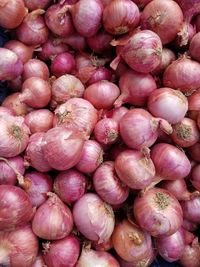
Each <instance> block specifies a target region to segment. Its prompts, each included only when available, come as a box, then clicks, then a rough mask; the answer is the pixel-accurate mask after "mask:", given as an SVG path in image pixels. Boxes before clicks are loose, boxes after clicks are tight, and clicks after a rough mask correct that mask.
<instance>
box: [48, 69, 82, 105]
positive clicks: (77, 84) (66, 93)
mask: <svg viewBox="0 0 200 267" xmlns="http://www.w3.org/2000/svg"><path fill="white" fill-rule="evenodd" d="M84 90H85V88H84V85H83V84H82V82H81V81H80V80H79V79H78V78H76V77H75V76H73V75H70V74H66V75H62V76H61V77H59V78H58V79H56V80H55V81H54V82H53V83H52V88H51V91H52V98H51V106H52V107H56V106H57V105H58V104H63V103H64V102H66V101H67V100H69V99H70V98H73V97H82V96H83V92H84Z"/></svg>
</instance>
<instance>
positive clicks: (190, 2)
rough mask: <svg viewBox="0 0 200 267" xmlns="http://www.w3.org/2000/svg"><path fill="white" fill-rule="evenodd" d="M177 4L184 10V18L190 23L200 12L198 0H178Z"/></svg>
mask: <svg viewBox="0 0 200 267" xmlns="http://www.w3.org/2000/svg"><path fill="white" fill-rule="evenodd" d="M176 2H177V3H178V4H179V6H180V7H181V9H182V10H183V14H184V17H185V19H186V21H188V22H190V21H191V19H192V18H193V17H194V16H195V15H197V14H198V13H199V12H200V4H199V1H198V0H176Z"/></svg>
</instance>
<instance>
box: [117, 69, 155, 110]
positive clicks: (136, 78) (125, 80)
mask: <svg viewBox="0 0 200 267" xmlns="http://www.w3.org/2000/svg"><path fill="white" fill-rule="evenodd" d="M119 87H120V90H121V95H120V96H119V97H118V98H117V100H116V101H115V103H114V105H115V107H119V106H121V105H122V104H123V103H129V104H132V105H135V106H144V105H145V104H146V103H147V100H148V97H149V95H150V94H151V92H153V91H154V90H155V89H156V88H157V85H156V82H155V80H154V79H153V77H152V76H151V74H145V73H138V72H136V71H133V70H128V71H126V72H125V73H123V74H122V75H121V77H120V79H119Z"/></svg>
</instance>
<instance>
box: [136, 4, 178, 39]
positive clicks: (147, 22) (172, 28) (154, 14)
mask: <svg viewBox="0 0 200 267" xmlns="http://www.w3.org/2000/svg"><path fill="white" fill-rule="evenodd" d="M182 23H183V13H182V10H181V8H180V7H179V5H178V4H177V3H176V2H175V1H172V0H168V1H160V0H153V1H151V2H150V3H149V4H148V5H146V6H145V8H144V10H143V12H142V15H141V25H142V28H143V29H148V30H152V31H154V32H156V33H157V34H158V35H159V37H160V39H161V41H162V43H163V44H168V43H170V42H171V41H173V40H174V39H175V37H176V35H177V33H178V32H179V30H180V29H181V26H182Z"/></svg>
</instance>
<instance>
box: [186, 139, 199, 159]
mask: <svg viewBox="0 0 200 267" xmlns="http://www.w3.org/2000/svg"><path fill="white" fill-rule="evenodd" d="M187 151H188V154H189V156H190V157H191V158H192V159H193V160H195V161H198V162H200V142H199V143H196V144H194V145H193V146H190V147H188V150H187Z"/></svg>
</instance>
